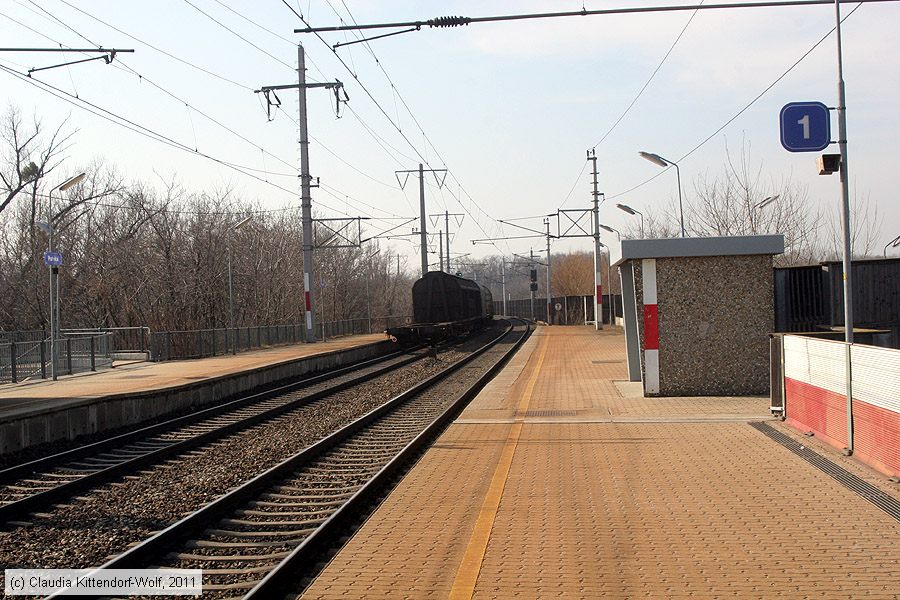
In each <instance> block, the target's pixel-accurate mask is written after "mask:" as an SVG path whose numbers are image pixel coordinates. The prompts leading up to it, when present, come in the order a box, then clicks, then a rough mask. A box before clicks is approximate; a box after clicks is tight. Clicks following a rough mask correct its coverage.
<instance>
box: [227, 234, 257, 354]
mask: <svg viewBox="0 0 900 600" xmlns="http://www.w3.org/2000/svg"><path fill="white" fill-rule="evenodd" d="M251 219H253V217H252V216H250V217H244V218H243V219H241V220H240V221H238V222H237V223H236V224H235V225H232V226H231V227H229V228H228V330H229V331H230V332H231V353H232V354H237V336H236V335H235V334H234V286H233V285H232V277H231V234H232V233H234V232H235V231H237V230H238V229H240V228H241V227H243V226H244V225H246V224H247V223H249V222H250V220H251ZM226 351H227V350H226Z"/></svg>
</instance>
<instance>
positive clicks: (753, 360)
mask: <svg viewBox="0 0 900 600" xmlns="http://www.w3.org/2000/svg"><path fill="white" fill-rule="evenodd" d="M783 252H784V236H782V235H756V236H740V237H708V238H670V239H657V240H622V259H621V260H619V261H618V262H617V263H616V264H615V266H617V267H618V268H619V274H620V276H621V280H622V299H623V307H624V313H625V338H626V345H627V350H628V353H627V355H628V373H629V379H630V380H631V381H642V382H643V387H644V395H645V396H724V395H752V394H767V393H768V392H769V333H771V332H772V331H773V327H774V287H773V286H774V283H773V282H774V273H773V267H772V256H773V255H775V254H781V253H783Z"/></svg>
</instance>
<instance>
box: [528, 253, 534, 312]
mask: <svg viewBox="0 0 900 600" xmlns="http://www.w3.org/2000/svg"><path fill="white" fill-rule="evenodd" d="M528 252H529V255H530V256H531V264H530V265H528V271H529V273H530V272H531V271H532V270H534V250H533V249H531V248H529V249H528ZM531 283H532V282H531V279H529V285H528V287H530V288H531V320H532V321H534V286H533V285H531Z"/></svg>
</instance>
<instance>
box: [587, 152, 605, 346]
mask: <svg viewBox="0 0 900 600" xmlns="http://www.w3.org/2000/svg"><path fill="white" fill-rule="evenodd" d="M588 160H589V161H591V163H592V166H593V169H592V172H593V175H594V180H593V184H594V190H593V191H592V192H591V194H592V195H593V197H594V208H593V213H594V215H593V216H594V294H595V295H594V324H595V327H596V329H597V330H600V329H603V277H602V275H601V270H602V268H603V265H602V264H601V262H602V261H601V257H602V255H601V253H600V247H601V246H602V244H601V243H600V190H599V184H598V180H597V176H598V173H597V153H596V152H595V151H594V150H593V149H591V150H588ZM607 285H609V282H608V281H607Z"/></svg>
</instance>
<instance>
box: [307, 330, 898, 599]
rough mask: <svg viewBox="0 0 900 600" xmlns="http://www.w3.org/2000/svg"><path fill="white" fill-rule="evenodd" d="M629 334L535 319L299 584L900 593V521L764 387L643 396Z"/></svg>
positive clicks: (466, 590) (618, 594) (410, 593)
mask: <svg viewBox="0 0 900 600" xmlns="http://www.w3.org/2000/svg"><path fill="white" fill-rule="evenodd" d="M626 379H627V370H626V363H625V345H624V337H623V335H622V333H621V330H620V329H613V330H606V331H602V332H595V331H593V330H592V329H590V328H587V327H559V326H557V327H540V328H538V330H537V331H536V333H535V334H534V335H533V336H532V337H531V338H530V340H529V341H528V342H527V343H526V344H525V345H524V346H523V348H522V349H521V350H520V351H519V353H518V354H517V355H516V356H515V357H514V358H513V359H512V360H511V361H510V363H509V364H508V365H507V366H506V367H505V368H504V369H503V371H501V373H500V374H499V375H498V376H497V377H496V378H495V379H494V380H493V381H492V382H491V383H490V384H489V385H488V386H487V387H485V389H484V390H483V391H482V392H481V393H480V394H479V395H478V397H477V398H475V399H474V400H473V401H472V403H471V404H470V405H469V406H468V408H467V409H466V410H465V411H464V412H463V413H462V414H461V415H460V417H459V418H458V419H457V420H456V421H455V422H454V423H453V424H452V425H451V426H450V427H449V428H448V429H447V430H446V431H445V433H444V434H443V435H442V436H441V437H440V438H439V440H438V441H437V442H436V444H435V445H434V446H433V447H432V448H431V449H430V450H428V451H427V452H426V453H425V455H424V456H423V457H422V459H421V460H420V461H419V462H418V463H417V464H416V465H415V466H414V467H413V469H412V470H411V471H410V473H409V474H408V475H407V476H406V477H405V478H404V479H403V480H402V481H401V482H400V483H399V485H398V486H397V487H396V488H395V489H394V490H393V492H392V493H391V494H390V495H389V496H388V497H387V498H386V500H385V501H384V502H383V503H382V504H381V505H380V506H379V508H378V509H377V510H376V512H375V513H374V514H373V515H372V516H371V517H370V518H369V519H368V521H367V522H366V523H365V524H364V525H363V527H362V528H361V529H360V530H359V531H358V532H357V533H356V534H355V535H354V536H353V537H352V538H351V539H350V540H349V541H348V543H347V544H346V545H345V546H344V548H343V549H342V550H341V551H340V552H339V553H338V554H337V555H336V556H335V557H334V558H333V560H331V562H330V563H329V564H328V565H327V566H326V567H325V569H324V570H323V571H322V572H321V573H320V574H319V576H318V577H317V578H316V579H315V580H314V581H313V582H312V584H311V585H310V586H309V587H308V588H307V590H306V592H305V593H304V595H303V598H320V599H330V598H454V599H457V598H460V599H462V598H464V599H468V598H555V597H566V598H605V597H610V598H688V597H695V598H696V597H699V598H717V597H732V598H734V597H737V598H770V597H785V598H862V597H865V598H896V597H898V593H900V568H898V567H900V522H898V520H897V518H898V517H894V516H891V515H890V514H888V513H887V512H884V511H882V510H880V509H879V508H877V507H876V506H875V505H873V504H872V503H870V502H868V501H866V500H865V499H864V498H862V497H861V496H860V495H858V494H857V493H855V492H854V491H851V490H850V489H848V488H847V487H845V486H843V485H841V484H840V483H838V482H837V481H836V480H835V479H833V478H832V477H830V476H829V475H828V474H826V473H824V472H823V471H821V470H819V469H817V468H815V467H813V466H811V464H810V463H809V462H808V461H806V460H803V459H802V458H801V457H800V456H798V455H797V454H796V453H794V452H792V451H790V450H789V449H787V448H786V447H785V446H784V445H781V444H779V443H776V442H775V441H773V439H771V438H770V437H768V436H767V435H764V434H763V433H761V431H760V430H759V427H761V426H765V427H771V428H773V429H774V430H776V431H778V432H781V433H783V434H785V435H787V436H790V437H791V439H795V440H800V441H802V442H803V443H804V444H806V445H807V446H808V447H809V448H811V449H813V450H814V452H816V453H819V454H821V455H822V456H823V457H826V458H827V459H828V460H830V461H833V462H834V463H835V464H836V465H837V466H838V467H839V468H841V469H845V470H846V471H847V472H848V473H850V474H851V475H853V476H856V477H857V478H859V480H861V481H863V482H865V483H867V484H870V485H872V486H875V488H877V489H878V490H880V491H881V492H882V493H885V494H889V495H891V496H892V497H893V498H897V497H898V495H900V494H898V487H897V486H896V485H895V484H892V483H891V482H889V481H887V480H886V479H884V478H883V477H881V476H879V475H878V474H877V473H875V472H874V471H871V470H869V469H868V468H866V467H865V466H863V465H861V464H860V463H857V462H856V461H855V460H854V459H852V458H848V457H844V456H842V455H840V454H838V453H836V452H834V451H833V450H831V449H830V448H829V447H827V446H825V445H824V444H821V443H819V442H818V441H817V440H815V439H810V438H805V437H803V436H802V435H799V434H797V433H796V432H794V431H793V430H790V429H789V428H787V427H786V426H785V425H783V424H782V423H781V422H780V421H778V420H776V419H773V418H772V417H771V416H770V415H769V399H768V398H765V397H749V398H747V397H716V398H712V397H702V398H696V397H695V398H644V397H643V396H642V395H641V391H640V386H639V384H632V383H629V382H627V381H624V380H626Z"/></svg>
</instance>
